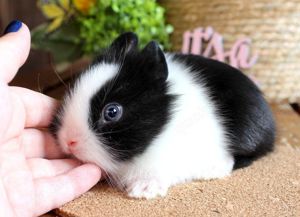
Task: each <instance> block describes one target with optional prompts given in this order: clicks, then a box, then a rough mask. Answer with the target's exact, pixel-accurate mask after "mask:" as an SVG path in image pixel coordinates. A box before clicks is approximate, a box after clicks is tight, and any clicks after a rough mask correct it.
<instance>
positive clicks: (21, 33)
mask: <svg viewBox="0 0 300 217" xmlns="http://www.w3.org/2000/svg"><path fill="white" fill-rule="evenodd" d="M29 49H30V33H29V30H28V27H27V26H26V25H25V24H24V23H23V24H22V27H21V29H19V30H18V31H17V32H12V33H8V34H6V35H4V36H2V37H1V38H0V66H1V69H0V79H1V80H2V81H4V82H5V83H9V82H10V81H11V80H12V79H13V77H14V76H15V74H16V73H17V71H18V69H19V68H20V67H21V66H22V65H23V64H24V62H25V60H26V59H27V57H28V54H29Z"/></svg>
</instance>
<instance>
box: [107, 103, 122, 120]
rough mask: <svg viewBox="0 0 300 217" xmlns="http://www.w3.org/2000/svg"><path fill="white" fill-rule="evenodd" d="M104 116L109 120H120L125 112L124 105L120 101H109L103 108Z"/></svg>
mask: <svg viewBox="0 0 300 217" xmlns="http://www.w3.org/2000/svg"><path fill="white" fill-rule="evenodd" d="M102 113H103V118H104V120H105V121H107V122H116V121H118V120H120V118H121V117H122V114H123V107H122V106H121V105H120V104H118V103H109V104H107V105H106V106H105V107H104V108H103V111H102Z"/></svg>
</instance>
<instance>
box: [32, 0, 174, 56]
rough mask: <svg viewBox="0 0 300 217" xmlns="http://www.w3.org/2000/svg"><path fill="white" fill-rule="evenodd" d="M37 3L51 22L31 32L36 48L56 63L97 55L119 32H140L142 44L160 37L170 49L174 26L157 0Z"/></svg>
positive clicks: (67, 0) (87, 0)
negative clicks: (48, 53)
mask: <svg viewBox="0 0 300 217" xmlns="http://www.w3.org/2000/svg"><path fill="white" fill-rule="evenodd" d="M38 2H39V3H38V5H39V7H40V8H41V10H42V11H43V12H44V14H45V16H46V17H48V19H49V22H48V23H46V24H42V25H40V26H38V27H37V28H35V29H34V30H33V31H32V41H33V45H32V47H33V48H36V49H43V50H47V51H50V52H51V53H53V56H54V60H55V61H56V62H63V61H72V60H74V59H76V58H79V57H80V56H82V55H95V54H97V53H99V52H101V50H102V49H104V48H105V47H107V46H108V45H109V44H110V43H111V41H112V40H113V39H114V38H115V37H117V36H118V35H119V34H120V33H122V32H126V31H132V32H135V33H137V35H138V36H139V40H140V46H141V47H142V46H145V44H146V43H148V42H149V41H151V40H157V41H158V42H159V43H160V44H161V46H162V48H164V49H169V48H170V43H169V34H170V33H171V32H172V31H173V28H172V26H171V25H168V24H166V23H165V19H164V8H162V7H161V6H159V5H158V4H157V3H156V1H155V0H73V1H71V0H48V1H45V0H44V1H42V0H40V1H38Z"/></svg>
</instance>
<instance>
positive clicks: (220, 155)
mask: <svg viewBox="0 0 300 217" xmlns="http://www.w3.org/2000/svg"><path fill="white" fill-rule="evenodd" d="M167 62H168V67H169V78H168V81H169V82H170V83H171V86H170V91H169V92H170V94H176V95H179V99H178V100H177V102H176V105H175V106H174V115H173V118H172V119H171V122H170V123H169V124H168V126H167V127H166V128H165V130H164V131H163V132H162V133H161V134H160V135H159V136H158V137H157V138H156V139H155V140H154V141H153V143H152V144H151V145H150V146H149V149H148V150H147V151H146V152H145V153H144V154H142V155H140V156H138V157H136V158H134V159H133V161H132V162H129V163H127V164H126V165H125V164H124V165H122V167H121V168H120V171H119V172H118V173H119V174H120V175H121V177H122V178H121V180H123V181H124V183H125V184H126V185H127V186H128V185H129V187H128V192H129V195H130V196H132V197H145V198H152V197H155V196H157V195H161V196H164V195H165V194H166V192H167V188H168V187H169V186H171V185H174V184H176V183H180V182H185V181H189V180H193V179H212V178H221V177H225V176H227V175H229V174H230V173H231V171H232V168H233V163H234V160H233V157H232V156H231V155H230V153H229V152H228V150H227V147H228V141H227V140H226V135H225V131H224V129H223V128H222V125H221V122H222V120H220V119H219V117H217V116H216V110H215V105H213V103H212V101H211V100H210V99H209V97H208V93H207V90H206V88H205V84H203V85H199V84H197V83H196V82H195V81H194V79H193V78H192V77H191V74H190V73H188V70H189V69H187V68H186V67H184V66H183V65H182V64H180V63H178V62H173V61H172V58H171V56H168V58H167Z"/></svg>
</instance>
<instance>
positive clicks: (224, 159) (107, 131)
mask: <svg viewBox="0 0 300 217" xmlns="http://www.w3.org/2000/svg"><path fill="white" fill-rule="evenodd" d="M137 44H138V38H137V36H136V35H135V34H133V33H124V34H122V35H121V36H119V37H118V38H117V39H116V40H115V41H114V42H113V43H112V45H111V46H110V47H109V48H108V49H107V50H106V51H105V52H104V53H103V54H102V55H100V56H99V57H98V58H97V59H96V60H95V61H94V62H93V64H92V65H91V66H90V67H89V68H88V69H87V70H85V71H84V72H83V73H82V74H81V75H80V77H79V78H78V79H77V80H76V82H75V84H74V87H73V88H72V89H71V90H70V91H69V92H68V93H67V94H66V96H65V98H64V101H63V103H62V105H61V107H60V108H59V109H58V111H57V114H56V115H55V116H54V119H53V122H52V124H51V126H50V130H51V131H52V133H53V134H54V136H55V137H56V139H57V141H58V143H59V144H60V146H61V147H62V149H63V150H64V151H65V152H66V153H68V154H72V155H74V156H75V157H76V158H78V159H80V160H82V161H84V162H93V163H95V164H97V165H99V166H100V167H101V168H102V169H103V170H104V171H106V173H107V174H108V177H110V178H111V179H112V180H113V182H114V183H115V184H116V185H117V186H118V187H119V188H121V189H124V190H126V191H127V192H128V195H129V196H130V197H137V198H141V197H144V198H153V197H155V196H164V195H166V193H167V190H168V188H169V187H170V186H172V185H174V184H177V183H182V182H186V181H190V180H196V179H213V178H222V177H225V176H228V175H230V173H231V172H232V170H233V169H234V168H238V167H243V166H246V165H248V164H249V163H251V161H252V160H254V159H256V158H257V157H259V156H262V155H264V154H266V153H267V152H269V151H271V150H272V149H273V144H274V139H275V124H274V120H273V117H272V113H271V111H270V108H269V106H268V104H267V102H266V101H265V99H264V98H263V96H262V93H261V92H260V91H259V90H258V88H257V87H256V86H255V85H254V83H253V82H252V81H251V80H249V79H248V78H247V77H246V76H245V75H243V74H242V73H241V72H240V71H238V70H237V69H235V68H233V67H231V66H229V65H226V64H224V63H221V62H218V61H215V60H211V59H206V58H203V57H200V56H195V55H182V54H164V53H163V52H162V51H161V49H160V48H159V46H158V45H157V43H156V42H153V41H152V42H150V43H149V44H148V45H147V46H146V47H145V48H144V49H142V50H141V51H140V50H138V48H137Z"/></svg>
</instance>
